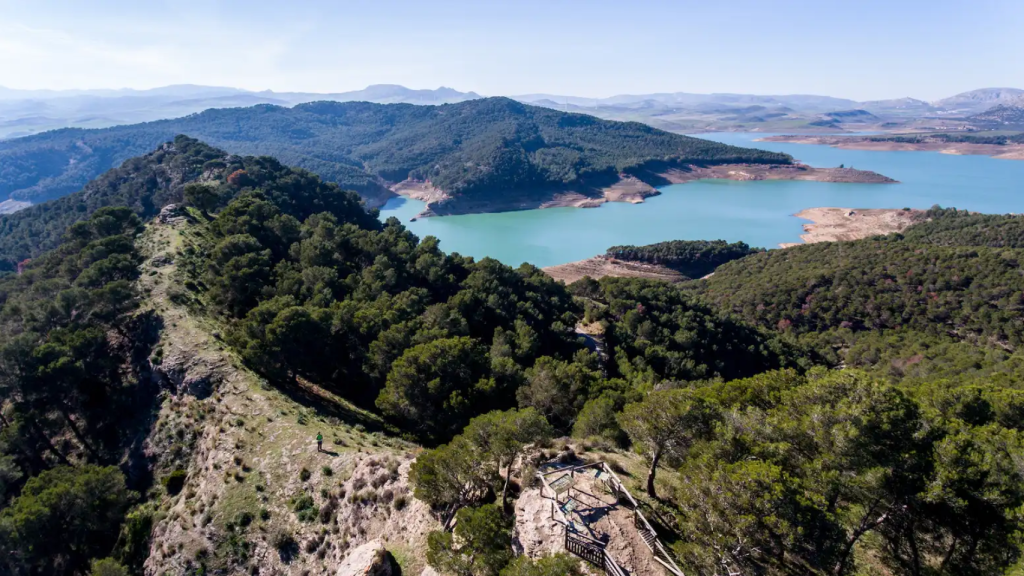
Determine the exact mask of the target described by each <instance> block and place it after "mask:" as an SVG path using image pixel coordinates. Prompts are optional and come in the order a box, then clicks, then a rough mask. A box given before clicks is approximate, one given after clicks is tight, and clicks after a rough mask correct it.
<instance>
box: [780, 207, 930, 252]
mask: <svg viewBox="0 0 1024 576" xmlns="http://www.w3.org/2000/svg"><path fill="white" fill-rule="evenodd" d="M794 216H796V217H797V218H803V219H804V220H810V222H809V223H807V224H804V225H803V228H804V233H803V234H801V235H800V238H801V240H803V242H786V243H782V244H779V247H780V248H789V247H791V246H800V245H802V244H814V243H815V242H836V241H840V240H860V239H861V238H869V237H871V236H877V235H880V234H892V233H894V232H902V231H903V230H905V229H906V228H907V227H908V226H910V225H911V224H915V223H917V222H921V221H922V220H924V218H925V217H924V211H923V210H904V209H901V208H870V209H859V208H807V209H806V210H801V211H800V212H797V213H796V214H794Z"/></svg>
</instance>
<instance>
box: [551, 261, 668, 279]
mask: <svg viewBox="0 0 1024 576" xmlns="http://www.w3.org/2000/svg"><path fill="white" fill-rule="evenodd" d="M542 270H544V272H545V273H547V275H548V276H551V277H552V278H554V279H555V280H559V281H561V282H565V283H566V284H567V285H568V284H572V283H573V282H575V281H577V280H579V279H581V278H583V277H584V276H590V277H591V278H593V279H594V280H599V279H601V278H604V277H605V276H613V277H616V278H650V279H652V280H665V281H668V282H680V281H682V280H686V276H683V275H682V274H680V273H679V272H676V271H675V270H672V269H671V268H666V267H664V266H658V265H656V264H644V263H641V262H627V261H624V260H616V259H614V258H609V257H607V256H594V257H593V258H587V259H586V260H580V261H579V262H569V263H568V264H559V265H557V266H548V267H547V268H542Z"/></svg>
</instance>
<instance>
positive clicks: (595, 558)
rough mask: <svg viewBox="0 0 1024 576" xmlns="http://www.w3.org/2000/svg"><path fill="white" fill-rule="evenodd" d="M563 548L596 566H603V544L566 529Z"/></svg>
mask: <svg viewBox="0 0 1024 576" xmlns="http://www.w3.org/2000/svg"><path fill="white" fill-rule="evenodd" d="M565 549H566V550H568V551H569V552H571V553H573V554H575V555H577V556H579V557H580V558H583V559H584V560H586V561H587V562H590V563H591V564H593V565H594V566H597V567H598V568H604V557H605V554H606V552H605V550H604V546H601V545H599V544H597V543H595V542H592V541H590V539H589V538H582V537H580V535H579V534H575V533H573V532H571V531H569V530H566V531H565Z"/></svg>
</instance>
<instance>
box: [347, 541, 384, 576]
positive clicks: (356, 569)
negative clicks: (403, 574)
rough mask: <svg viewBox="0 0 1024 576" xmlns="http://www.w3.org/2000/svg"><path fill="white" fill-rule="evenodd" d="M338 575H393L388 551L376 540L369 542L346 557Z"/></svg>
mask: <svg viewBox="0 0 1024 576" xmlns="http://www.w3.org/2000/svg"><path fill="white" fill-rule="evenodd" d="M338 576H392V572H391V562H390V561H389V560H388V551H387V550H385V549H384V545H383V544H381V543H380V542H378V541H376V540H373V541H371V542H367V543H366V544H363V545H362V546H360V547H358V548H356V549H355V550H353V551H352V553H351V554H349V555H348V556H347V557H346V558H345V560H344V561H343V562H342V563H341V566H340V567H339V568H338Z"/></svg>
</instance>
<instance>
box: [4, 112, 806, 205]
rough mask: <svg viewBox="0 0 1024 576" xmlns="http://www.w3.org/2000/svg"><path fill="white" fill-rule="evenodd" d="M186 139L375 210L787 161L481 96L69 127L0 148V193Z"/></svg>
mask: <svg viewBox="0 0 1024 576" xmlns="http://www.w3.org/2000/svg"><path fill="white" fill-rule="evenodd" d="M178 134H186V135H188V136H191V137H193V138H197V139H200V140H203V141H205V142H207V143H209V144H211V145H214V146H218V147H220V148H223V149H225V150H227V151H229V152H231V153H234V154H256V155H271V156H274V157H276V158H277V159H278V160H280V161H281V162H284V163H285V164H288V165H292V166H297V167H301V168H305V169H307V170H310V171H312V172H315V173H316V174H318V175H319V176H320V177H321V178H323V179H325V180H327V181H331V182H335V183H338V184H340V185H341V186H342V187H343V188H345V189H352V190H356V191H357V192H359V193H360V194H361V195H363V197H364V198H366V199H367V200H369V201H371V202H373V203H382V201H383V199H384V198H385V197H386V196H387V194H388V193H387V191H386V189H385V188H384V185H385V184H386V183H388V182H399V181H402V180H405V179H406V178H414V179H419V180H429V181H430V182H431V183H433V185H434V186H436V187H438V188H440V189H441V190H443V191H445V192H447V193H449V194H451V195H454V196H471V197H473V198H475V199H478V200H479V199H481V198H483V199H486V198H488V197H490V196H492V195H493V196H496V197H499V198H500V197H501V196H502V195H505V194H508V193H509V192H510V191H518V192H522V191H524V190H527V191H536V190H538V189H543V191H544V192H548V193H550V192H552V191H556V190H560V189H563V188H565V187H567V186H568V187H573V188H577V189H581V190H585V189H586V188H588V187H591V186H597V187H601V186H605V185H608V184H610V183H613V182H614V181H616V180H617V179H618V174H619V173H620V172H631V171H637V172H639V171H640V169H642V168H644V167H646V166H647V165H648V164H650V163H657V164H658V165H662V164H665V163H668V164H669V165H682V164H691V163H697V164H704V163H709V164H724V163H736V162H754V163H768V164H778V163H790V162H791V161H792V159H791V158H790V157H789V156H787V155H785V154H778V153H774V152H765V151H761V150H754V149H749V148H737V147H734V146H726V145H724V144H719V143H716V142H710V141H707V140H700V139H697V138H690V137H687V136H680V135H677V134H670V133H668V132H663V131H661V130H657V129H655V128H651V127H649V126H646V125H643V124H638V123H622V122H612V121H606V120H599V119H597V118H594V117H592V116H586V115H582V114H567V113H564V112H559V111H555V110H550V109H546V108H537V107H534V106H528V105H525V104H520V103H518V102H515V101H513V100H509V99H507V98H485V99H479V100H471V101H467V102H461V103H457V104H447V105H442V106H414V105H410V104H392V105H382V104H370V103H366V102H344V103H339V102H312V103H308V104H300V105H297V106H295V107H294V108H284V107H280V106H271V105H259V106H253V107H251V108H230V109H213V110H207V111H206V112H203V113H200V114H193V115H190V116H186V117H184V118H178V119H174V120H161V121H158V122H150V123H146V124H135V125H130V126H118V127H114V128H107V129H102V130H81V129H67V130H57V131H53V132H47V133H44V134H38V135H35V136H30V137H26V138H19V139H15V140H8V141H2V142H0V167H2V168H0V198H14V199H17V200H28V201H32V202H41V201H44V200H49V199H53V198H57V197H60V196H63V195H65V194H68V193H70V192H74V191H75V190H78V189H79V188H81V187H82V186H84V185H85V183H86V182H88V181H89V180H92V179H93V178H96V177H97V176H99V175H100V174H102V173H103V172H104V171H106V170H108V169H110V168H114V167H116V166H118V165H119V164H120V163H122V162H123V161H125V160H127V159H128V158H131V157H134V156H139V155H141V154H145V153H147V152H149V151H150V150H153V149H154V148H156V147H157V146H159V145H160V144H162V143H164V142H167V141H169V140H171V139H173V138H174V137H175V136H176V135H178Z"/></svg>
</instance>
